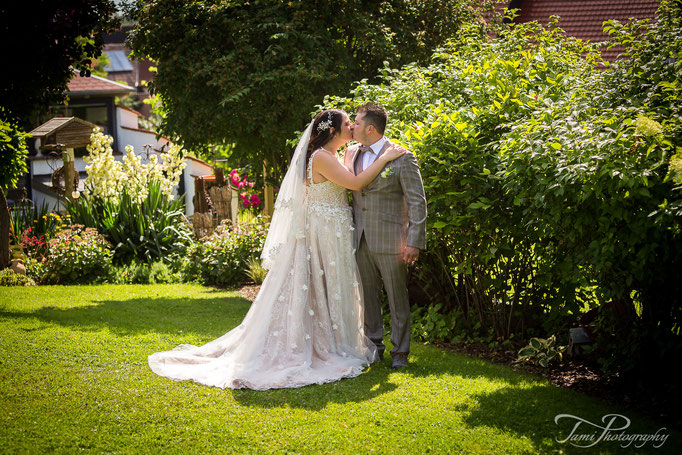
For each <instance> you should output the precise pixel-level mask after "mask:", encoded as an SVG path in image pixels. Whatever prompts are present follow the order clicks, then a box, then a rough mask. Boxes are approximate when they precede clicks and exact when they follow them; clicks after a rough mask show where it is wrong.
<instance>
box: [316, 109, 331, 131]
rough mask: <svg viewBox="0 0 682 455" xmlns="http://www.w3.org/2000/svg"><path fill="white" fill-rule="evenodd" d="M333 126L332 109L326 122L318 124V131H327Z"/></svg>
mask: <svg viewBox="0 0 682 455" xmlns="http://www.w3.org/2000/svg"><path fill="white" fill-rule="evenodd" d="M331 126H332V111H329V115H328V116H327V120H325V121H324V122H320V123H318V124H317V131H319V132H322V131H326V130H328V129H329V128H331Z"/></svg>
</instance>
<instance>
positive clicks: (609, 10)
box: [515, 0, 660, 61]
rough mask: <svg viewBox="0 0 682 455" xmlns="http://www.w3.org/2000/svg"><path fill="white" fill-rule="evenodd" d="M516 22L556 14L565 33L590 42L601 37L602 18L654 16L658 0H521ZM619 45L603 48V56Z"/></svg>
mask: <svg viewBox="0 0 682 455" xmlns="http://www.w3.org/2000/svg"><path fill="white" fill-rule="evenodd" d="M519 3H520V6H519V10H520V11H519V13H520V14H519V16H518V17H517V18H516V19H515V21H516V22H529V21H538V22H539V23H541V24H542V25H546V24H547V22H549V18H550V16H559V17H560V18H561V20H560V21H559V27H561V28H562V29H563V30H564V31H565V32H566V33H567V34H568V35H570V36H575V37H576V38H581V39H584V40H589V41H591V42H597V41H604V40H606V38H607V35H605V34H604V32H603V31H602V30H603V27H604V21H607V20H610V19H616V20H618V21H620V22H626V21H628V20H629V19H631V18H636V19H646V18H651V19H653V18H655V16H656V10H657V9H658V6H659V4H660V1H659V0H522V1H521V2H519ZM621 52H622V49H618V48H614V49H611V50H608V51H604V52H603V57H604V59H605V60H610V61H613V60H615V59H616V57H617V55H618V54H619V53H621Z"/></svg>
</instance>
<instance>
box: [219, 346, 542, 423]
mask: <svg viewBox="0 0 682 455" xmlns="http://www.w3.org/2000/svg"><path fill="white" fill-rule="evenodd" d="M415 348H416V349H415V351H417V354H416V355H415V356H414V360H413V359H412V358H411V359H410V367H409V368H407V369H405V370H393V369H392V368H391V357H390V356H389V355H386V357H385V358H384V360H383V361H381V362H377V363H374V364H372V365H371V366H370V367H369V368H368V369H367V370H365V372H364V373H363V374H362V375H360V376H358V377H356V378H351V379H343V380H341V381H338V382H333V383H329V384H323V385H310V386H306V387H301V388H299V389H278V390H268V391H264V392H256V391H251V390H234V391H232V394H233V396H234V399H235V400H236V401H237V402H239V403H240V404H242V405H244V406H255V407H261V408H278V407H291V408H300V409H306V410H315V411H317V410H320V409H323V408H324V407H325V406H327V405H328V404H330V403H335V404H341V403H349V402H361V401H366V400H370V399H373V398H375V397H378V396H379V395H382V394H385V393H390V392H394V391H397V393H398V394H400V390H399V388H400V387H401V383H402V382H403V381H401V380H400V379H398V380H397V381H396V380H393V379H396V377H395V376H393V377H391V375H407V376H410V377H413V378H417V379H420V380H421V382H423V388H424V393H425V394H428V393H429V380H430V379H432V378H433V379H437V378H439V377H442V376H444V375H448V376H457V377H461V378H463V379H467V380H474V379H481V378H485V379H486V380H500V381H504V382H505V383H508V384H509V386H510V387H512V388H513V387H516V386H517V385H519V386H520V384H521V383H524V384H526V383H528V382H529V378H528V377H524V376H522V375H521V374H518V373H516V372H514V371H511V370H509V369H508V368H504V367H500V366H497V365H492V364H489V363H487V362H485V361H482V360H480V359H475V358H470V357H467V356H462V355H457V354H452V353H448V352H444V351H441V350H439V349H437V348H433V347H424V346H420V345H417V346H415ZM530 381H532V379H530ZM410 387H414V385H411V386H410ZM538 387H547V388H551V387H552V386H550V385H549V384H547V385H546V386H543V385H541V384H539V385H538ZM427 400H428V398H427ZM378 411H380V412H379V413H380V414H381V413H384V411H385V409H384V410H378Z"/></svg>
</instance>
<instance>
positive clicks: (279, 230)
mask: <svg viewBox="0 0 682 455" xmlns="http://www.w3.org/2000/svg"><path fill="white" fill-rule="evenodd" d="M312 129H313V122H312V121H311V122H310V124H309V125H308V127H307V128H306V129H305V131H304V132H303V134H302V135H301V139H299V141H298V145H297V146H296V150H295V151H294V156H293V157H292V159H291V164H290V165H289V169H288V170H287V173H286V175H285V176H284V180H282V185H281V186H280V188H279V193H278V194H277V200H276V201H275V211H274V213H273V215H272V220H271V222H270V230H269V231H268V235H267V237H266V239H265V244H264V245H263V252H262V253H261V259H262V261H263V268H265V269H266V270H271V269H272V267H273V266H274V264H275V263H276V262H277V261H278V260H279V259H280V258H282V257H289V256H290V255H289V254H285V253H286V252H285V251H283V250H284V249H286V248H294V244H295V243H296V242H295V240H296V238H299V239H300V238H302V237H303V230H304V228H305V201H304V197H305V178H306V163H305V161H306V160H305V158H306V152H307V150H308V143H309V142H310V133H311V131H312Z"/></svg>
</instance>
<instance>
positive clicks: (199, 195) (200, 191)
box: [194, 179, 208, 213]
mask: <svg viewBox="0 0 682 455" xmlns="http://www.w3.org/2000/svg"><path fill="white" fill-rule="evenodd" d="M194 212H199V213H204V212H208V202H207V201H206V186H205V185H204V181H203V180H202V179H195V180H194Z"/></svg>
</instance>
